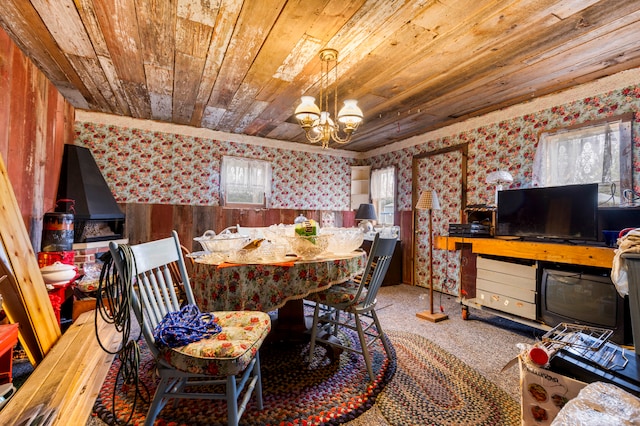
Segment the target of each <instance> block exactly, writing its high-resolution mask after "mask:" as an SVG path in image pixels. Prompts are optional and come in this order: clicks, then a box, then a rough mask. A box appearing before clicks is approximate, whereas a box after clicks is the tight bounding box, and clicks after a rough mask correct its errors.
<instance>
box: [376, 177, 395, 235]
mask: <svg viewBox="0 0 640 426" xmlns="http://www.w3.org/2000/svg"><path fill="white" fill-rule="evenodd" d="M395 195H396V170H395V168H393V167H387V168H384V169H377V170H373V171H372V172H371V199H372V201H373V205H374V206H375V208H376V214H377V216H378V223H380V224H383V225H393V222H394V213H395Z"/></svg>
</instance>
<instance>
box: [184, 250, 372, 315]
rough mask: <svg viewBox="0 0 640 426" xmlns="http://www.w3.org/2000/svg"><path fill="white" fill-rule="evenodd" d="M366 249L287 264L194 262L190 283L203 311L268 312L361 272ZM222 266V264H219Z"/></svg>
mask: <svg viewBox="0 0 640 426" xmlns="http://www.w3.org/2000/svg"><path fill="white" fill-rule="evenodd" d="M366 260H367V257H366V253H365V252H363V251H355V252H353V253H351V254H348V255H342V256H331V257H327V258H323V259H316V260H298V261H296V262H293V263H289V264H287V265H282V264H280V265H254V264H252V265H234V266H224V265H212V264H206V263H199V262H196V263H194V268H193V275H192V277H191V278H190V279H191V287H192V289H193V294H194V296H195V299H196V303H197V304H198V307H199V308H200V310H202V311H203V312H207V311H225V310H257V311H263V312H270V311H273V310H276V309H278V308H281V307H282V306H284V304H285V303H286V302H287V301H289V300H295V299H303V298H304V297H305V296H307V295H308V294H309V293H313V292H317V291H322V290H325V289H327V288H329V287H331V286H332V285H334V284H338V283H341V282H345V281H347V280H349V279H350V278H352V277H354V276H355V275H358V274H361V273H362V272H363V271H364V267H365V265H366ZM222 266H224V267H222Z"/></svg>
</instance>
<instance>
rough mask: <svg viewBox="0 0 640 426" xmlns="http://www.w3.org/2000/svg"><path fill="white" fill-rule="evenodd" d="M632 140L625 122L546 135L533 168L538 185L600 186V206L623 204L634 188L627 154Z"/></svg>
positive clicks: (590, 125) (605, 123) (542, 136)
mask: <svg viewBox="0 0 640 426" xmlns="http://www.w3.org/2000/svg"><path fill="white" fill-rule="evenodd" d="M629 140H630V124H629V123H628V122H626V121H624V120H616V121H606V122H600V123H593V124H588V125H585V126H583V127H580V128H574V129H563V130H559V131H555V132H548V133H542V134H541V135H540V140H539V142H538V148H537V150H536V155H535V159H534V165H533V183H534V185H535V186H562V185H576V184H584V183H598V184H600V185H599V187H600V196H599V204H601V205H606V204H609V205H619V204H620V203H621V199H622V198H623V197H624V194H625V190H628V189H630V188H631V187H630V183H629V182H628V177H627V174H628V172H626V169H627V166H625V163H626V162H627V161H628V159H626V158H625V156H624V155H623V153H624V152H625V150H626V147H627V146H628V143H629V142H628V141H629Z"/></svg>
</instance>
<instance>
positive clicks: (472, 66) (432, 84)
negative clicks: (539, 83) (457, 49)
mask: <svg viewBox="0 0 640 426" xmlns="http://www.w3.org/2000/svg"><path fill="white" fill-rule="evenodd" d="M625 13H626V11H625ZM604 15H605V14H602V16H604ZM558 25H562V27H556V29H555V31H554V33H553V35H555V34H558V35H559V37H562V38H561V40H563V41H564V39H567V38H569V37H571V35H568V34H567V30H566V26H569V27H572V26H573V24H572V23H571V21H570V20H565V21H559V22H558ZM553 35H551V36H550V35H548V34H547V35H546V36H547V38H553V39H557V37H554V36H553ZM540 39H543V37H539V38H538V40H540ZM515 41H516V39H515V38H514V43H515ZM538 45H540V46H542V48H544V46H546V44H545V43H543V42H538V41H537V42H536V43H534V44H532V43H531V40H521V41H520V45H519V46H518V47H517V49H516V48H515V46H509V47H508V48H507V49H505V50H508V51H509V55H510V57H511V58H514V57H515V56H516V55H517V54H524V55H526V54H529V55H530V54H531V52H532V51H535V48H536V47H537V46H538ZM478 59H480V57H477V58H476V61H475V62H473V63H469V64H467V63H461V64H459V65H458V66H457V67H455V68H451V69H449V70H448V71H446V72H443V73H441V74H440V75H439V76H437V77H436V78H435V79H425V80H424V81H423V82H422V83H421V84H420V85H419V86H414V87H413V88H411V91H413V93H414V94H413V95H412V96H411V97H416V96H417V97H419V96H420V93H421V92H422V91H426V92H429V93H430V94H431V97H432V98H437V97H438V96H442V94H444V93H450V91H452V90H454V89H455V86H454V84H455V85H458V84H463V85H464V84H465V83H466V81H467V80H468V79H469V76H470V75H471V74H468V73H472V74H473V79H474V80H475V81H482V80H481V79H482V76H483V73H485V72H489V71H491V70H492V67H493V64H494V61H492V60H491V59H487V60H485V61H484V63H485V64H486V65H484V66H483V65H480V64H479V63H478ZM503 59H504V57H503ZM508 62H513V63H514V64H515V63H516V62H518V61H516V60H515V59H513V60H510V61H508ZM463 66H464V67H465V68H464V69H466V70H467V71H465V72H459V70H460V69H461V68H462V67H463ZM512 66H516V65H512ZM483 67H484V68H483ZM487 70H488V71H487ZM506 71H507V68H505V67H502V68H501V74H504V73H505V72H506ZM403 72H407V70H406V69H404V70H403ZM454 72H458V75H459V77H457V78H454V79H453V80H451V79H450V75H451V74H453V73H454ZM445 78H446V79H447V81H450V83H451V84H449V85H446V86H445V85H442V84H441V83H440V82H441V81H442V80H444V79H445ZM420 87H422V88H420ZM407 93H410V91H409V90H407V91H406V92H405V94H404V96H401V98H402V99H403V102H407V103H409V104H411V105H413V106H414V107H417V106H418V105H420V104H419V103H416V104H414V103H412V101H411V100H410V98H408V97H407V96H406V94H407ZM396 101H397V99H396ZM428 105H429V104H428V103H422V108H424V109H426V108H428ZM379 108H383V111H380V110H379V109H378V110H375V111H373V112H374V113H377V112H384V108H385V107H384V106H380V107H379Z"/></svg>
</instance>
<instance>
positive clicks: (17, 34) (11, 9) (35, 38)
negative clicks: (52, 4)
mask: <svg viewBox="0 0 640 426" xmlns="http://www.w3.org/2000/svg"><path fill="white" fill-rule="evenodd" d="M0 24H2V27H3V28H4V29H5V31H7V33H8V34H9V36H10V37H11V39H12V40H13V42H14V43H16V45H17V46H18V47H19V48H20V50H21V51H22V52H23V53H24V54H25V55H26V56H27V57H29V59H31V60H32V61H33V63H34V64H35V65H36V66H37V67H38V68H39V69H40V70H41V71H42V72H43V73H44V74H45V75H46V76H47V77H48V78H49V80H50V81H51V82H52V83H53V84H54V85H56V86H61V87H62V88H63V90H64V93H65V94H66V95H68V96H69V101H70V102H72V103H73V105H74V106H75V107H83V106H88V105H89V103H90V102H91V100H92V96H93V95H92V94H91V93H90V92H89V90H88V89H87V88H86V86H85V85H84V83H83V82H82V80H81V79H80V76H78V75H77V73H76V72H75V70H74V68H73V66H72V65H71V64H70V63H69V61H68V59H67V58H66V56H65V55H64V54H62V52H60V51H59V50H58V49H57V44H56V42H55V40H54V38H53V36H52V35H51V34H49V32H48V30H47V28H46V26H45V25H44V22H42V19H41V18H40V15H39V14H38V12H37V11H36V10H35V9H34V8H33V6H32V5H31V3H29V2H24V1H21V0H5V1H2V2H0ZM78 95H79V96H78Z"/></svg>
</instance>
